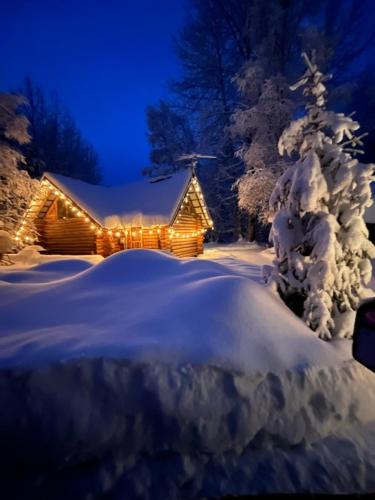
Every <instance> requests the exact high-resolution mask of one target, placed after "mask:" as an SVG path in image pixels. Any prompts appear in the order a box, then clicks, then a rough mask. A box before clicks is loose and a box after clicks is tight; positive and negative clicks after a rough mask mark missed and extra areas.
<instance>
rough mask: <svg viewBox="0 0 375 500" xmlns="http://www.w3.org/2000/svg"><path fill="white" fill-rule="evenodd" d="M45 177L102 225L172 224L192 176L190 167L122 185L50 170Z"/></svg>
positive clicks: (111, 226) (109, 226) (108, 226)
mask: <svg viewBox="0 0 375 500" xmlns="http://www.w3.org/2000/svg"><path fill="white" fill-rule="evenodd" d="M44 177H45V178H46V179H48V180H49V181H50V182H51V183H52V184H53V185H54V186H55V187H56V188H58V189H59V190H61V191H62V192H63V193H64V194H65V195H66V196H68V197H69V198H70V199H71V200H72V201H74V202H75V203H76V204H77V205H78V206H79V207H80V208H81V209H82V210H84V211H85V212H87V213H88V214H89V215H90V216H91V217H92V218H93V219H94V220H96V222H97V223H98V224H100V225H101V226H102V227H107V228H113V227H118V226H128V225H129V226H153V225H168V224H171V223H172V222H173V218H174V216H175V214H176V211H177V210H178V208H179V206H180V204H181V201H182V199H183V196H184V194H185V193H186V190H187V189H188V187H189V184H190V181H191V179H192V172H191V171H190V170H183V171H181V172H178V173H176V174H174V175H170V176H164V177H157V178H151V179H150V178H148V179H142V180H140V181H136V182H130V183H127V184H124V185H120V186H112V187H106V186H98V185H93V184H88V183H87V182H83V181H80V180H77V179H72V178H71V177H65V176H63V175H58V174H52V173H49V172H46V173H45V174H44Z"/></svg>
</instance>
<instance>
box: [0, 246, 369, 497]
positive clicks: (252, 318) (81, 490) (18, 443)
mask: <svg viewBox="0 0 375 500" xmlns="http://www.w3.org/2000/svg"><path fill="white" fill-rule="evenodd" d="M31 257H32V256H30V255H29V256H28V258H27V259H21V258H20V259H19V260H18V263H17V264H16V265H15V266H9V267H7V268H2V269H1V271H0V317H1V325H0V367H1V371H0V408H1V409H2V411H1V412H0V442H1V443H2V446H1V447H0V465H1V467H0V470H2V471H3V473H4V474H7V477H8V480H5V478H3V484H5V485H6V487H7V488H9V489H11V490H12V491H13V492H14V491H16V490H17V492H18V493H20V494H24V493H25V492H26V491H29V488H31V487H32V488H34V489H35V491H36V492H37V493H36V494H37V495H43V494H47V495H48V496H50V497H53V498H55V497H57V498H66V497H67V496H71V497H72V498H73V497H75V498H78V497H79V498H81V497H85V496H87V495H89V494H91V495H92V497H94V498H95V496H99V495H101V494H104V493H108V494H110V495H111V498H127V497H129V498H133V497H138V498H181V497H184V498H186V497H188V498H197V497H202V496H207V497H220V496H224V495H229V494H250V493H275V492H290V493H296V492H306V491H310V492H314V493H340V492H341V493H349V492H356V493H358V492H370V491H373V490H375V451H374V443H375V405H374V404H373V401H374V398H375V376H374V375H373V374H372V373H371V372H369V371H368V370H367V369H366V368H364V367H362V366H361V365H359V364H358V363H356V362H355V361H354V360H353V359H352V358H351V343H350V342H349V341H345V340H342V341H337V342H333V343H326V342H323V341H321V340H319V339H318V338H317V337H316V335H315V334H314V333H312V332H311V331H310V330H309V329H308V328H306V327H305V325H304V324H303V323H302V322H301V321H300V320H299V319H298V318H296V317H295V316H293V315H292V314H291V313H290V311H289V310H288V309H287V308H286V307H285V306H284V305H283V304H282V303H281V301H280V300H279V298H278V297H277V295H276V294H275V292H274V291H272V290H271V289H268V288H266V287H265V286H264V285H263V284H262V279H261V276H262V271H261V266H263V265H270V264H271V262H272V258H273V256H272V251H271V250H270V249H265V248H261V247H257V246H254V245H249V244H246V243H242V244H235V245H227V246H215V245H208V246H207V248H206V251H205V254H204V255H203V256H202V258H200V259H186V260H179V259H176V258H174V257H172V256H169V255H166V254H164V253H161V252H155V251H147V250H134V251H128V252H122V253H119V254H116V255H113V256H111V257H110V258H108V259H105V260H101V259H100V258H96V257H91V256H88V257H87V258H86V257H85V258H67V257H64V258H57V257H51V256H49V257H46V256H35V255H34V257H33V258H31ZM33 259H37V261H38V263H37V264H36V265H32V266H31V265H30V264H31V263H33V264H35V260H33ZM24 467H26V468H27V471H28V474H27V475H25V474H24V473H23V472H22V471H23V470H24V469H23V468H24ZM33 471H34V473H32V472H33ZM10 472H11V474H10ZM9 477H10V478H11V479H9ZM53 495H54V496H53Z"/></svg>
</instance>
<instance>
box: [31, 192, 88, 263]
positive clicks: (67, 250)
mask: <svg viewBox="0 0 375 500" xmlns="http://www.w3.org/2000/svg"><path fill="white" fill-rule="evenodd" d="M57 202H58V200H57V199H54V201H53V202H52V204H51V205H50V207H49V208H48V211H47V212H46V213H45V214H44V217H43V218H37V219H36V220H35V225H36V228H37V231H38V233H39V244H40V245H41V246H43V247H44V248H45V249H46V250H47V251H48V253H53V254H68V255H90V254H94V253H96V247H95V234H94V233H93V231H92V230H91V229H90V226H89V224H87V223H86V222H85V220H84V219H82V218H78V217H72V218H58V210H57Z"/></svg>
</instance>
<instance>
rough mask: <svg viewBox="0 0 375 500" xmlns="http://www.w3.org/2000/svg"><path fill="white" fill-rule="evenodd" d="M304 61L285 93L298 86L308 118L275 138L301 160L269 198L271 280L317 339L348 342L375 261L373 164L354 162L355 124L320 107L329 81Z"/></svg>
mask: <svg viewBox="0 0 375 500" xmlns="http://www.w3.org/2000/svg"><path fill="white" fill-rule="evenodd" d="M303 57H304V60H305V62H306V65H307V69H306V71H305V73H304V75H303V76H302V78H301V79H300V80H299V81H298V82H297V83H296V84H295V85H293V87H291V88H292V90H297V89H299V88H301V87H302V88H303V95H304V96H305V97H306V100H307V104H306V107H305V108H306V114H305V115H304V116H303V117H301V118H299V119H297V120H295V121H293V122H292V123H291V124H290V126H289V127H288V128H286V129H285V130H284V132H283V134H282V135H281V137H280V140H279V153H280V155H283V154H284V153H287V154H288V155H291V154H297V155H298V157H299V159H298V160H297V161H296V162H295V163H294V164H292V165H291V166H289V167H288V168H287V170H286V171H285V173H284V174H283V175H282V176H281V178H280V179H279V181H278V183H277V185H276V187H275V189H274V191H273V193H272V196H271V200H270V203H271V206H272V208H273V209H274V210H276V211H277V213H276V216H275V218H274V221H273V224H272V230H271V238H272V240H273V243H274V246H275V250H276V260H275V264H276V265H275V270H274V274H273V278H274V279H275V280H276V282H277V284H278V289H279V292H280V294H281V296H282V297H283V298H284V300H285V301H286V303H288V304H289V305H290V306H291V307H292V308H294V309H298V306H296V304H299V306H300V309H301V311H299V312H300V313H301V315H302V317H303V319H304V321H305V322H306V323H307V325H308V326H309V327H311V328H312V329H313V330H315V331H316V332H317V333H318V335H319V336H320V337H321V338H323V339H331V338H333V337H349V336H351V335H352V322H353V319H354V311H355V310H356V309H357V307H358V305H359V302H360V301H361V299H362V298H363V297H364V296H365V294H366V285H367V284H368V283H369V281H370V279H371V272H372V269H371V262H370V259H371V258H374V257H375V247H374V245H373V244H372V243H371V242H370V241H369V239H368V230H367V228H366V225H365V222H364V217H363V216H364V212H365V209H366V208H367V207H369V206H370V205H371V204H372V197H371V189H370V182H371V180H372V175H373V171H374V168H375V166H374V165H365V164H361V163H359V162H358V160H357V159H356V158H355V156H356V154H357V153H358V152H359V151H358V150H357V145H361V140H360V139H361V136H355V132H356V131H357V130H358V129H359V123H358V122H356V121H354V120H353V119H352V117H351V116H346V115H344V114H343V113H335V112H332V111H328V110H326V94H327V90H326V87H325V82H326V81H327V80H328V79H329V78H330V76H329V75H323V74H322V73H321V72H320V71H319V70H318V68H317V66H316V65H315V64H314V62H313V61H311V60H310V59H309V58H308V57H307V55H306V54H303ZM348 144H349V145H350V146H351V148H350V149H351V150H350V151H349V150H348V148H347V147H346V146H347V145H348ZM296 299H297V300H296Z"/></svg>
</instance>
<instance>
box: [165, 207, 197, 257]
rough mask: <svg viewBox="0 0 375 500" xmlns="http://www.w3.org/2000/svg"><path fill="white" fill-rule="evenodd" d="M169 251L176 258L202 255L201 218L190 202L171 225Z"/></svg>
mask: <svg viewBox="0 0 375 500" xmlns="http://www.w3.org/2000/svg"><path fill="white" fill-rule="evenodd" d="M172 229H173V233H172V239H171V244H170V245H171V247H170V248H171V251H172V252H173V253H174V254H175V255H177V256H178V257H196V256H197V255H199V254H201V253H203V238H204V236H203V234H202V233H201V230H202V221H201V218H200V217H199V216H198V214H197V213H196V211H195V208H194V206H193V204H192V203H191V202H189V203H187V204H185V205H184V207H183V209H182V210H181V211H180V212H179V215H178V217H177V219H176V220H175V222H174V224H173V225H172Z"/></svg>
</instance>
